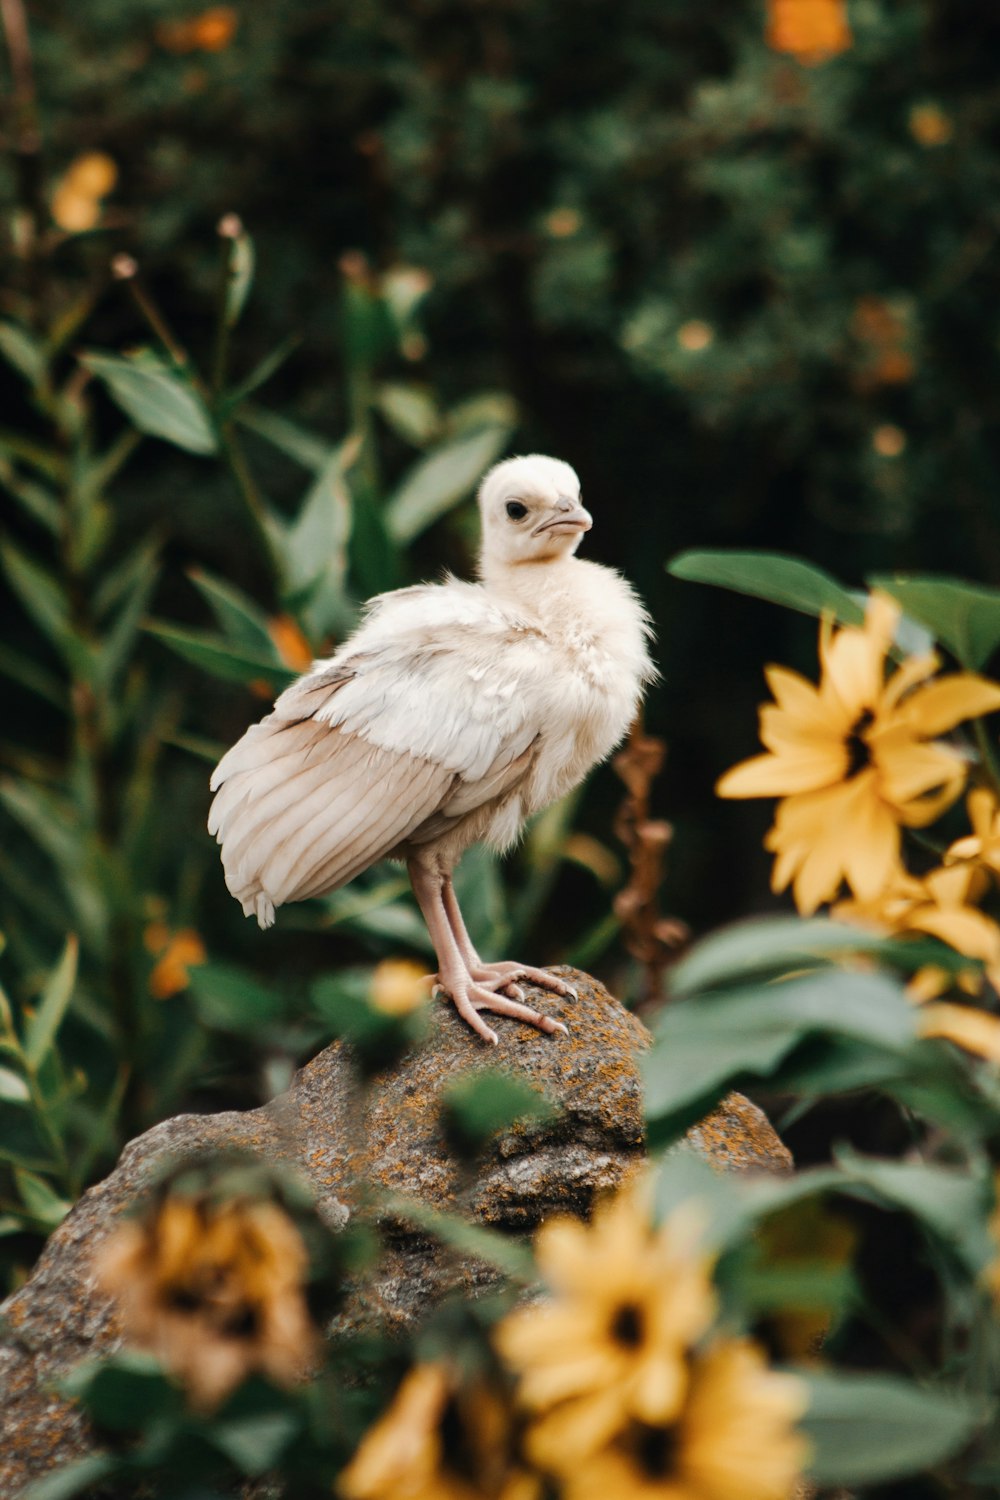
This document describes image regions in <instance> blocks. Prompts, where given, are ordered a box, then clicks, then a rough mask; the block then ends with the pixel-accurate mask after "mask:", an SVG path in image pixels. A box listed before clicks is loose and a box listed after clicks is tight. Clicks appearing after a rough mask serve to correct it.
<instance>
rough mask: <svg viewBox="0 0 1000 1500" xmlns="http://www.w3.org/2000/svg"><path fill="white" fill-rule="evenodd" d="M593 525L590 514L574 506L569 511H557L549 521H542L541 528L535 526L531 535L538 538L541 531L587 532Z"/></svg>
mask: <svg viewBox="0 0 1000 1500" xmlns="http://www.w3.org/2000/svg"><path fill="white" fill-rule="evenodd" d="M593 524H594V521H593V517H592V516H591V514H590V512H589V511H587V510H584V508H583V506H582V505H574V506H573V507H572V509H570V510H559V511H557V512H556V514H555V515H554V516H551V517H550V518H549V520H547V521H543V522H542V524H541V526H536V527H535V530H534V532H533V535H534V536H540V535H541V533H542V532H543V531H556V532H560V533H562V532H573V531H589V530H590V528H591V527H592V526H593Z"/></svg>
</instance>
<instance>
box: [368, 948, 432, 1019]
mask: <svg viewBox="0 0 1000 1500" xmlns="http://www.w3.org/2000/svg"><path fill="white" fill-rule="evenodd" d="M429 994H430V991H429V989H428V985H427V971H426V970H425V969H423V968H421V966H420V964H418V963H414V962H413V960H412V959H408V958H386V959H383V960H382V962H381V963H380V964H376V965H375V968H374V970H373V972H372V983H371V991H370V997H371V1003H372V1005H373V1006H374V1007H375V1009H376V1010H380V1011H382V1012H383V1014H384V1015H387V1016H405V1015H409V1013H410V1011H411V1010H417V1009H418V1008H419V1007H420V1006H421V1005H424V1004H426V1002H427V1000H428V998H429Z"/></svg>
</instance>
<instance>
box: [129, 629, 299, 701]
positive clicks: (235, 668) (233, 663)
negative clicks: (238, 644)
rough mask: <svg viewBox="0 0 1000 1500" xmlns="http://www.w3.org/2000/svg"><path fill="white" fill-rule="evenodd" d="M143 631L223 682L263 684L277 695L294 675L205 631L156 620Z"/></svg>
mask: <svg viewBox="0 0 1000 1500" xmlns="http://www.w3.org/2000/svg"><path fill="white" fill-rule="evenodd" d="M144 628H145V629H146V630H148V631H149V633H150V635H155V636H156V637H157V639H158V640H161V641H162V642H163V644H164V645H165V646H169V647H170V649H171V651H176V653H177V655H178V656H182V657H183V658H184V660H185V661H189V662H192V663H193V664H194V666H196V667H201V668H202V669H203V670H204V671H206V672H211V673H212V675H213V676H214V677H222V678H223V679H225V681H227V682H242V683H249V682H266V683H267V684H268V686H269V687H270V688H272V689H274V691H275V692H280V691H281V690H282V688H286V687H287V686H288V684H289V683H290V682H294V681H295V678H296V676H297V675H298V674H297V673H296V672H290V671H289V670H288V668H287V667H283V666H281V665H277V664H276V663H275V662H274V661H273V660H270V661H267V660H264V659H263V658H262V657H260V656H255V655H252V654H251V653H250V652H248V651H237V650H235V649H234V648H233V647H231V646H229V645H227V643H226V642H225V641H224V640H223V639H222V637H221V636H214V635H209V634H208V633H207V632H206V631H194V630H180V629H178V627H177V626H174V625H166V624H163V623H161V622H160V621H152V622H150V623H149V624H147V625H146V626H145V627H144Z"/></svg>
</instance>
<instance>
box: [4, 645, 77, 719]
mask: <svg viewBox="0 0 1000 1500" xmlns="http://www.w3.org/2000/svg"><path fill="white" fill-rule="evenodd" d="M0 673H2V674H3V675H4V677H9V678H10V679H11V681H12V682H19V683H20V684H21V686H22V687H26V688H27V689H28V691H29V692H32V693H35V694H37V696H38V697H39V698H44V699H45V701H46V703H51V704H52V707H53V708H58V709H59V710H60V711H61V712H62V713H66V712H67V710H68V709H69V692H68V689H67V687H66V685H65V684H64V683H62V682H60V681H59V678H58V677H54V676H53V675H52V673H51V672H47V671H46V670H45V668H44V667H40V666H39V665H38V663H37V662H34V661H32V660H31V659H30V657H27V656H22V655H21V653H20V652H19V651H13V650H12V649H11V648H10V647H9V646H3V645H0Z"/></svg>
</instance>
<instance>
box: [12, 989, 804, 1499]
mask: <svg viewBox="0 0 1000 1500" xmlns="http://www.w3.org/2000/svg"><path fill="white" fill-rule="evenodd" d="M560 972H562V973H563V975H564V977H566V978H568V979H570V981H571V983H573V984H574V985H576V986H577V987H578V989H579V1000H578V1001H572V1000H565V1001H562V1000H557V999H556V998H555V997H553V996H551V995H544V996H540V998H539V1002H538V1003H539V1004H540V1005H541V1006H542V1008H543V1009H545V1010H547V1011H548V1012H549V1013H550V1014H554V1015H556V1014H559V1013H560V1012H561V1011H562V1012H564V1013H565V1019H566V1021H567V1022H568V1024H569V1025H570V1027H571V1030H570V1034H569V1036H568V1037H548V1036H544V1035H542V1034H541V1033H540V1032H537V1031H535V1030H534V1029H532V1028H530V1027H527V1026H523V1025H521V1024H519V1023H517V1022H513V1021H509V1020H507V1019H506V1018H504V1017H499V1018H497V1020H496V1022H495V1025H496V1030H497V1032H498V1033H499V1036H500V1044H499V1046H498V1047H497V1048H496V1050H495V1051H494V1050H492V1049H490V1050H487V1049H486V1048H484V1047H483V1045H482V1043H481V1042H479V1041H478V1040H477V1039H476V1037H475V1036H474V1035H473V1033H472V1032H471V1031H470V1030H469V1028H468V1027H467V1026H466V1025H465V1023H464V1022H463V1021H461V1020H460V1019H459V1018H458V1016H457V1015H456V1014H455V1012H454V1011H453V1010H452V1008H451V1007H450V1006H442V1007H441V1008H440V1011H439V1012H438V1014H437V1017H436V1025H435V1031H434V1035H433V1037H432V1039H431V1041H430V1042H429V1043H428V1045H426V1046H425V1047H423V1048H422V1049H421V1050H419V1051H418V1052H416V1053H413V1054H411V1055H409V1056H407V1057H406V1058H404V1059H403V1061H402V1062H401V1063H400V1064H399V1065H398V1066H396V1067H394V1068H393V1069H392V1070H390V1071H389V1072H387V1073H386V1074H385V1075H383V1076H381V1077H380V1078H378V1079H377V1080H376V1081H375V1083H374V1085H373V1087H372V1089H371V1090H370V1092H369V1095H368V1098H367V1100H366V1102H365V1107H364V1111H363V1113H362V1111H361V1110H360V1109H359V1107H358V1099H357V1095H356V1094H355V1092H354V1088H353V1085H352V1076H351V1071H350V1069H349V1068H348V1067H347V1066H346V1065H345V1058H344V1055H343V1051H342V1049H341V1047H340V1045H339V1044H337V1045H334V1046H332V1047H329V1048H327V1049H326V1050H325V1051H324V1052H321V1053H320V1054H319V1056H318V1057H316V1058H314V1059H313V1061H312V1062H311V1063H309V1065H308V1066H307V1067H305V1068H303V1069H302V1071H301V1072H300V1073H299V1074H297V1076H296V1078H295V1081H294V1083H293V1085H292V1087H291V1089H290V1090H289V1092H288V1093H287V1094H283V1095H281V1096H280V1097H279V1098H277V1099H274V1100H272V1101H271V1103H270V1104H268V1105H266V1106H264V1107H263V1108H261V1109H256V1110H250V1111H248V1112H246V1113H228V1114H218V1115H207V1116H198V1115H182V1116H179V1117H178V1118H176V1119H173V1120H168V1121H166V1122H165V1123H164V1124H162V1125H158V1126H156V1127H155V1128H154V1129H153V1130H150V1131H148V1132H147V1133H146V1134H145V1135H143V1136H140V1137H139V1138H138V1139H137V1140H135V1141H133V1142H132V1143H131V1144H130V1145H129V1146H127V1147H126V1149H125V1151H124V1152H123V1153H122V1157H121V1160H120V1162H119V1164H118V1166H117V1167H116V1168H115V1170H114V1171H113V1172H112V1174H111V1175H110V1176H109V1177H108V1178H107V1179H106V1180H105V1181H104V1182H102V1183H100V1184H98V1185H97V1186H96V1187H94V1188H91V1189H90V1191H89V1192H87V1193H85V1194H84V1196H83V1197H82V1198H81V1200H80V1202H79V1203H78V1204H77V1205H76V1207H75V1208H74V1209H73V1211H72V1213H71V1214H70V1215H69V1217H68V1218H67V1219H66V1220H65V1221H64V1223H63V1224H62V1225H61V1226H60V1227H59V1228H58V1229H57V1230H56V1231H55V1233H54V1234H53V1235H52V1237H51V1239H50V1240H49V1242H48V1245H47V1246H46V1248H45V1251H44V1253H43V1255H42V1257H41V1259H40V1261H39V1263H38V1266H37V1268H36V1269H35V1271H34V1273H33V1275H32V1276H31V1278H30V1280H29V1281H28V1282H27V1283H26V1284H25V1286H24V1287H22V1288H21V1290H20V1291H18V1292H17V1293H15V1295H14V1296H12V1297H10V1298H8V1300H7V1302H6V1303H5V1304H4V1305H3V1307H2V1308H0V1316H2V1318H3V1323H2V1325H0V1497H2V1500H15V1497H16V1496H18V1495H19V1494H21V1493H22V1492H23V1489H24V1487H25V1486H26V1485H27V1484H28V1483H29V1482H30V1480H31V1479H32V1478H34V1477H36V1476H37V1475H39V1474H41V1473H43V1472H45V1471H46V1470H47V1469H50V1468H52V1467H53V1466H55V1465H56V1464H59V1463H63V1462H65V1461H66V1459H67V1458H69V1457H71V1456H72V1455H74V1454H76V1453H80V1452H84V1451H86V1450H87V1447H88V1436H87V1432H86V1430H85V1425H84V1424H83V1422H82V1421H81V1419H80V1418H79V1417H78V1416H77V1414H76V1413H75V1411H74V1409H73V1408H72V1407H71V1406H70V1405H68V1404H67V1403H66V1402H64V1401H62V1400H61V1399H60V1398H59V1396H58V1395H57V1394H56V1393H55V1389H54V1387H55V1383H56V1382H57V1381H58V1380H59V1379H60V1377H62V1376H63V1375H65V1374H66V1373H67V1372H68V1371H69V1370H70V1369H71V1368H72V1367H73V1366H74V1365H75V1364H77V1363H78V1362H79V1361H80V1360H81V1359H84V1358H87V1357H94V1356H95V1355H97V1354H100V1353H104V1352H107V1351H108V1350H110V1349H111V1348H113V1347H114V1346H115V1343H116V1342H117V1329H116V1325H115V1319H114V1314H113V1310H112V1307H111V1305H110V1304H109V1303H108V1302H107V1300H106V1299H104V1298H103V1297H100V1296H98V1295H97V1294H96V1293H95V1292H94V1290H93V1288H92V1286H91V1284H90V1271H89V1267H90V1260H91V1257H92V1255H93V1252H94V1249H95V1247H96V1246H97V1245H99V1244H100V1242H101V1240H102V1239H103V1238H104V1237H105V1236H106V1235H107V1234H108V1232H109V1230H110V1229H111V1228H112V1227H113V1226H114V1223H115V1221H116V1219H117V1218H118V1216H119V1215H120V1214H121V1213H122V1211H123V1210H124V1209H126V1208H127V1207H128V1206H129V1205H130V1204H132V1203H133V1202H134V1201H135V1199H136V1197H137V1196H138V1195H140V1194H141V1193H142V1192H143V1191H144V1190H145V1189H146V1188H147V1187H148V1185H149V1184H150V1183H151V1182H152V1181H153V1180H154V1179H155V1178H156V1177H157V1176H158V1175H159V1173H160V1172H161V1171H162V1169H163V1167H164V1166H165V1165H166V1163H167V1162H168V1161H173V1160H177V1159H179V1158H185V1159H195V1158H197V1157H199V1156H205V1155H214V1154H215V1153H217V1152H219V1151H233V1150H242V1151H245V1152H250V1153H252V1154H253V1155H255V1156H259V1157H261V1158H262V1159H264V1160H266V1161H267V1162H269V1163H270V1164H272V1165H274V1164H278V1165H279V1166H280V1165H281V1164H287V1166H288V1167H289V1168H290V1169H294V1170H296V1171H298V1172H299V1173H301V1174H302V1175H303V1176H304V1177H305V1178H306V1180H307V1181H308V1182H309V1183H310V1185H311V1187H312V1189H313V1191H314V1193H315V1194H316V1197H317V1200H318V1204H319V1208H320V1212H321V1213H322V1214H323V1215H324V1216H325V1217H326V1218H327V1220H328V1221H329V1222H330V1223H332V1224H335V1225H336V1224H343V1223H344V1222H346V1220H347V1217H348V1216H349V1214H350V1210H351V1203H352V1198H353V1195H354V1191H355V1190H354V1187H353V1184H354V1183H355V1182H357V1181H360V1182H362V1183H365V1182H367V1183H373V1184H376V1185H378V1186H381V1187H383V1188H389V1189H392V1190H393V1191H395V1192H401V1193H407V1194H410V1195H413V1196H416V1197H418V1198H420V1199H421V1200H423V1202H425V1203H429V1204H432V1205H434V1206H436V1207H447V1206H449V1205H450V1204H453V1203H454V1202H455V1199H456V1193H457V1191H458V1190H459V1184H458V1183H457V1182H456V1177H455V1169H454V1165H453V1162H452V1161H451V1159H450V1158H449V1156H448V1154H447V1152H446V1150H445V1146H444V1142H443V1140H442V1135H441V1129H440V1124H439V1119H438V1099H439V1095H440V1093H441V1090H442V1089H443V1088H444V1087H445V1086H446V1085H447V1084H448V1083H449V1082H451V1081H452V1080H453V1079H454V1078H455V1077H457V1076H458V1075H461V1074H466V1073H468V1072H469V1071H470V1070H474V1069H476V1068H482V1067H486V1066H489V1067H503V1068H506V1069H509V1070H511V1071H513V1072H515V1073H518V1074H522V1075H524V1076H525V1077H526V1078H527V1079H529V1080H530V1081H531V1082H532V1083H534V1084H535V1085H536V1086H538V1087H540V1088H542V1089H543V1090H544V1091H545V1092H546V1094H547V1095H548V1096H549V1097H550V1099H552V1101H553V1102H554V1103H555V1104H556V1105H557V1106H558V1114H557V1116H556V1118H555V1119H553V1120H551V1121H549V1122H548V1123H546V1124H543V1125H540V1126H534V1127H531V1128H526V1129H515V1130H512V1131H509V1132H507V1133H506V1134H505V1135H503V1136H501V1137H500V1138H499V1139H498V1140H497V1142H496V1143H495V1145H494V1147H493V1148H492V1150H491V1152H490V1154H489V1155H488V1156H487V1158H486V1159H485V1161H484V1162H483V1164H482V1166H481V1169H480V1170H479V1172H478V1175H477V1177H476V1180H475V1182H474V1184H473V1186H472V1190H471V1197H470V1199H469V1201H471V1204H472V1207H473V1208H474V1211H475V1213H476V1215H477V1216H478V1217H479V1218H480V1220H482V1221H483V1222H484V1223H487V1224H490V1225H492V1226H494V1227H496V1228H498V1229H505V1230H512V1231H520V1232H525V1231H529V1230H531V1229H532V1228H534V1226H535V1225H536V1224H538V1223H539V1222H540V1221H541V1220H542V1219H544V1218H545V1217H546V1216H547V1215H549V1214H551V1213H553V1212H555V1211H562V1212H569V1213H576V1214H585V1213H586V1212H587V1211H588V1209H589V1207H590V1204H591V1201H592V1199H593V1197H594V1194H595V1193H597V1192H600V1191H603V1190H606V1189H608V1188H612V1187H614V1186H615V1185H616V1184H617V1183H618V1182H619V1181H620V1180H621V1179H622V1178H623V1177H624V1176H625V1175H626V1174H627V1173H629V1172H630V1171H631V1170H632V1169H633V1168H634V1167H635V1166H636V1165H637V1164H638V1163H639V1161H641V1159H642V1156H643V1121H642V1098H641V1090H640V1082H639V1074H638V1058H639V1054H640V1053H641V1052H642V1051H644V1050H645V1048H646V1047H647V1046H648V1042H649V1035H648V1033H647V1031H646V1029H645V1027H644V1026H643V1025H642V1023H641V1022H640V1021H639V1020H637V1018H636V1017H635V1016H633V1015H631V1014H630V1013H629V1012H628V1011H626V1010H625V1009H624V1008H623V1007H622V1006H621V1005H619V1003H618V1002H617V1001H616V1000H614V999H613V998H612V997H611V996H610V995H609V994H608V993H607V991H606V990H605V989H603V988H602V986H600V985H599V984H597V983H596V982H595V981H594V980H592V979H590V978H589V977H588V976H587V975H585V974H580V973H578V972H576V971H573V970H562V971H560ZM688 1139H689V1141H690V1143H691V1145H692V1146H694V1148H695V1149H696V1150H698V1151H699V1152H701V1153H702V1154H704V1155H705V1156H706V1157H707V1158H708V1159H709V1160H710V1161H712V1162H713V1163H714V1164H716V1165H717V1166H719V1167H720V1168H721V1169H724V1170H736V1171H746V1170H753V1169H758V1170H771V1171H776V1170H777V1171H785V1170H788V1169H789V1167H790V1166H791V1159H790V1157H789V1155H788V1152H787V1151H786V1149H785V1148H784V1146H782V1144H781V1142H780V1141H779V1140H778V1138H777V1136H776V1135H775V1133H774V1131H773V1130H772V1129H771V1127H770V1125H769V1124H768V1123H767V1120H766V1119H765V1117H764V1116H763V1114H762V1113H761V1112H760V1110H758V1109H757V1108H756V1107H755V1106H754V1105H752V1104H751V1103H750V1102H749V1101H748V1100H746V1099H743V1098H742V1097H741V1096H740V1095H736V1094H734V1095H731V1096H730V1097H729V1098H728V1099H727V1100H726V1101H725V1103H724V1104H723V1105H722V1106H720V1108H719V1109H718V1110H716V1111H715V1112H714V1113H713V1114H712V1115H710V1116H709V1117H708V1118H707V1119H706V1120H704V1121H702V1123H701V1124H700V1125H697V1126H695V1127H694V1128H693V1129H692V1130H691V1131H690V1132H689V1136H688ZM490 1274H491V1273H490V1272H489V1271H488V1270H487V1269H486V1268H485V1267H481V1266H477V1265H475V1264H467V1265H465V1266H464V1267H463V1268H462V1277H463V1280H464V1284H465V1285H466V1286H467V1288H468V1290H469V1291H470V1292H473V1291H475V1289H476V1288H477V1287H478V1286H480V1285H483V1284H485V1283H486V1282H488V1280H489V1279H490ZM455 1279H456V1275H455V1266H454V1261H453V1260H451V1261H449V1260H448V1259H447V1258H446V1257H444V1256H442V1255H441V1253H440V1252H439V1250H438V1249H437V1247H436V1246H435V1245H434V1244H432V1243H430V1242H429V1241H428V1240H427V1239H426V1237H424V1236H422V1235H420V1234H419V1233H418V1232H416V1231H412V1232H411V1231H408V1230H407V1229H406V1227H405V1226H404V1225H397V1226H395V1227H394V1228H393V1230H392V1232H391V1233H390V1235H389V1241H388V1247H387V1253H386V1255H385V1257H384V1261H383V1263H382V1264H381V1267H380V1274H379V1276H378V1279H377V1281H376V1283H375V1285H374V1286H371V1285H369V1286H367V1288H366V1296H365V1299H364V1303H363V1304H362V1303H361V1301H360V1300H359V1301H358V1302H357V1305H356V1306H355V1307H353V1308H352V1309H351V1310H349V1312H348V1314H347V1317H348V1319H353V1320H354V1321H355V1322H358V1321H362V1320H367V1319H368V1318H371V1317H373V1316H374V1317H377V1318H378V1319H380V1320H381V1321H383V1322H388V1323H390V1324H392V1323H395V1324H397V1325H403V1324H405V1323H406V1322H407V1321H409V1320H410V1319H411V1318H412V1317H413V1316H414V1315H415V1314H416V1313H418V1312H419V1311H420V1310H421V1309H422V1308H423V1307H425V1306H426V1305H427V1304H428V1302H429V1301H431V1300H432V1299H433V1298H434V1297H435V1296H436V1295H439V1294H440V1293H441V1291H443V1290H444V1288H445V1287H446V1286H454V1284H455Z"/></svg>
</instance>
